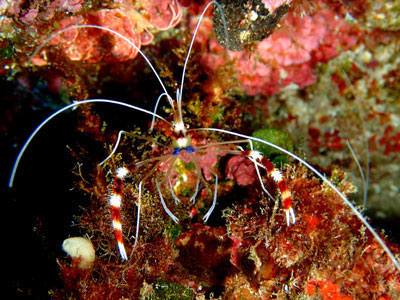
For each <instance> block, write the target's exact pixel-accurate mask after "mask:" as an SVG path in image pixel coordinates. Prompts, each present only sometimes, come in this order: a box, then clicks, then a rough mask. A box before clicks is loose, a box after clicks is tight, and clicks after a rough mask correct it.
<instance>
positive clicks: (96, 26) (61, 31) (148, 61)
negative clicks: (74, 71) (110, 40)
mask: <svg viewBox="0 0 400 300" xmlns="http://www.w3.org/2000/svg"><path fill="white" fill-rule="evenodd" d="M74 28H76V29H80V28H95V29H100V30H104V31H108V32H111V33H112V34H115V35H116V36H118V37H120V38H121V39H123V40H124V41H126V42H127V43H128V44H129V45H131V46H132V47H133V48H135V50H136V51H138V52H139V54H140V55H141V56H142V57H143V58H144V60H145V61H146V63H147V64H148V66H149V67H150V69H151V70H152V71H153V73H154V75H155V76H156V77H157V80H158V81H159V82H160V84H161V87H162V89H163V90H164V93H165V94H166V95H167V97H168V99H172V98H171V96H170V95H169V94H168V92H167V89H166V88H165V85H164V83H163V82H162V80H161V78H160V76H159V75H158V73H157V71H156V69H155V68H154V67H153V65H152V64H151V62H150V60H149V59H148V58H147V56H146V55H145V54H144V53H143V52H142V50H140V49H139V47H138V46H136V45H135V44H134V43H133V42H132V41H131V40H129V39H128V38H127V37H125V36H124V35H122V34H120V33H119V32H117V31H115V30H112V29H110V28H107V27H103V26H99V25H90V24H85V25H73V26H70V27H67V28H65V29H62V30H59V31H56V32H54V33H53V34H51V35H50V36H49V37H48V38H47V39H45V40H44V42H43V43H42V44H41V45H40V46H39V47H38V48H37V49H36V50H35V51H34V52H33V53H32V55H31V58H33V57H35V56H36V54H38V52H39V51H40V50H41V49H42V48H43V47H44V46H45V45H46V44H47V43H48V42H49V41H50V40H51V39H53V38H54V37H56V36H57V35H59V34H61V33H63V32H66V31H68V30H71V29H74Z"/></svg>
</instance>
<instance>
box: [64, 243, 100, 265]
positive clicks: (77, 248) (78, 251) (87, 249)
mask: <svg viewBox="0 0 400 300" xmlns="http://www.w3.org/2000/svg"><path fill="white" fill-rule="evenodd" d="M62 248H63V250H64V251H65V252H66V253H67V254H68V255H69V256H71V257H72V258H73V259H79V260H80V261H79V263H78V267H79V268H80V269H83V270H86V269H89V268H90V267H91V266H92V265H93V262H94V260H95V258H96V253H95V251H94V247H93V244H92V242H91V241H89V240H88V239H85V238H83V237H71V238H68V239H66V240H64V242H63V244H62Z"/></svg>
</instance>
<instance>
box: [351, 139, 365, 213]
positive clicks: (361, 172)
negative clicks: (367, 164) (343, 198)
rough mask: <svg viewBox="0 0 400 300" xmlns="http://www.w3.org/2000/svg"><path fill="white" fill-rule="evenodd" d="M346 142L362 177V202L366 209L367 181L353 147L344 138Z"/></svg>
mask: <svg viewBox="0 0 400 300" xmlns="http://www.w3.org/2000/svg"><path fill="white" fill-rule="evenodd" d="M346 144H347V147H348V148H349V150H350V152H351V155H352V156H353V158H354V160H355V162H356V164H357V167H358V170H360V174H361V179H362V183H363V199H364V200H363V204H364V209H366V208H367V207H366V205H367V198H368V185H367V181H366V180H365V176H364V171H363V168H362V167H361V164H360V161H359V160H358V158H357V155H356V153H355V152H354V149H353V147H352V146H351V144H350V141H349V140H346Z"/></svg>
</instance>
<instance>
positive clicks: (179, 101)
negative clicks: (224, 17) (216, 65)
mask: <svg viewBox="0 0 400 300" xmlns="http://www.w3.org/2000/svg"><path fill="white" fill-rule="evenodd" d="M213 3H215V1H211V2H210V3H208V4H207V6H206V7H205V8H204V10H203V12H202V14H201V15H200V18H199V21H198V22H197V25H196V29H195V30H194V32H193V37H192V40H191V42H190V46H189V50H188V53H187V55H186V59H185V64H184V65H183V71H182V80H181V89H180V93H179V96H178V97H177V98H178V99H177V102H178V107H179V110H181V103H182V93H183V82H184V81H185V72H186V66H187V64H188V61H189V57H190V52H191V51H192V47H193V44H194V39H195V38H196V34H197V31H198V30H199V27H200V23H201V20H202V19H203V17H204V15H205V13H206V11H207V10H208V8H209V7H210V6H211V4H213Z"/></svg>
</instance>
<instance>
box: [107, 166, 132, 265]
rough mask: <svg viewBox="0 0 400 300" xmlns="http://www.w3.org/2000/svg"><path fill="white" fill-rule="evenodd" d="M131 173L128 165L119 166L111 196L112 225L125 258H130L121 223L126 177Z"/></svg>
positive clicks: (120, 251)
mask: <svg viewBox="0 0 400 300" xmlns="http://www.w3.org/2000/svg"><path fill="white" fill-rule="evenodd" d="M128 174H129V170H128V169H127V168H126V167H122V168H119V169H118V170H117V174H116V176H115V178H114V183H113V186H112V192H111V196H110V200H109V203H110V211H111V219H112V226H113V229H114V235H115V238H116V240H117V243H118V249H119V253H120V255H121V258H122V259H124V260H128V257H127V256H126V251H125V246H124V240H123V236H122V223H121V212H120V207H121V200H122V195H123V190H124V178H125V177H126V176H127V175H128Z"/></svg>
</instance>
